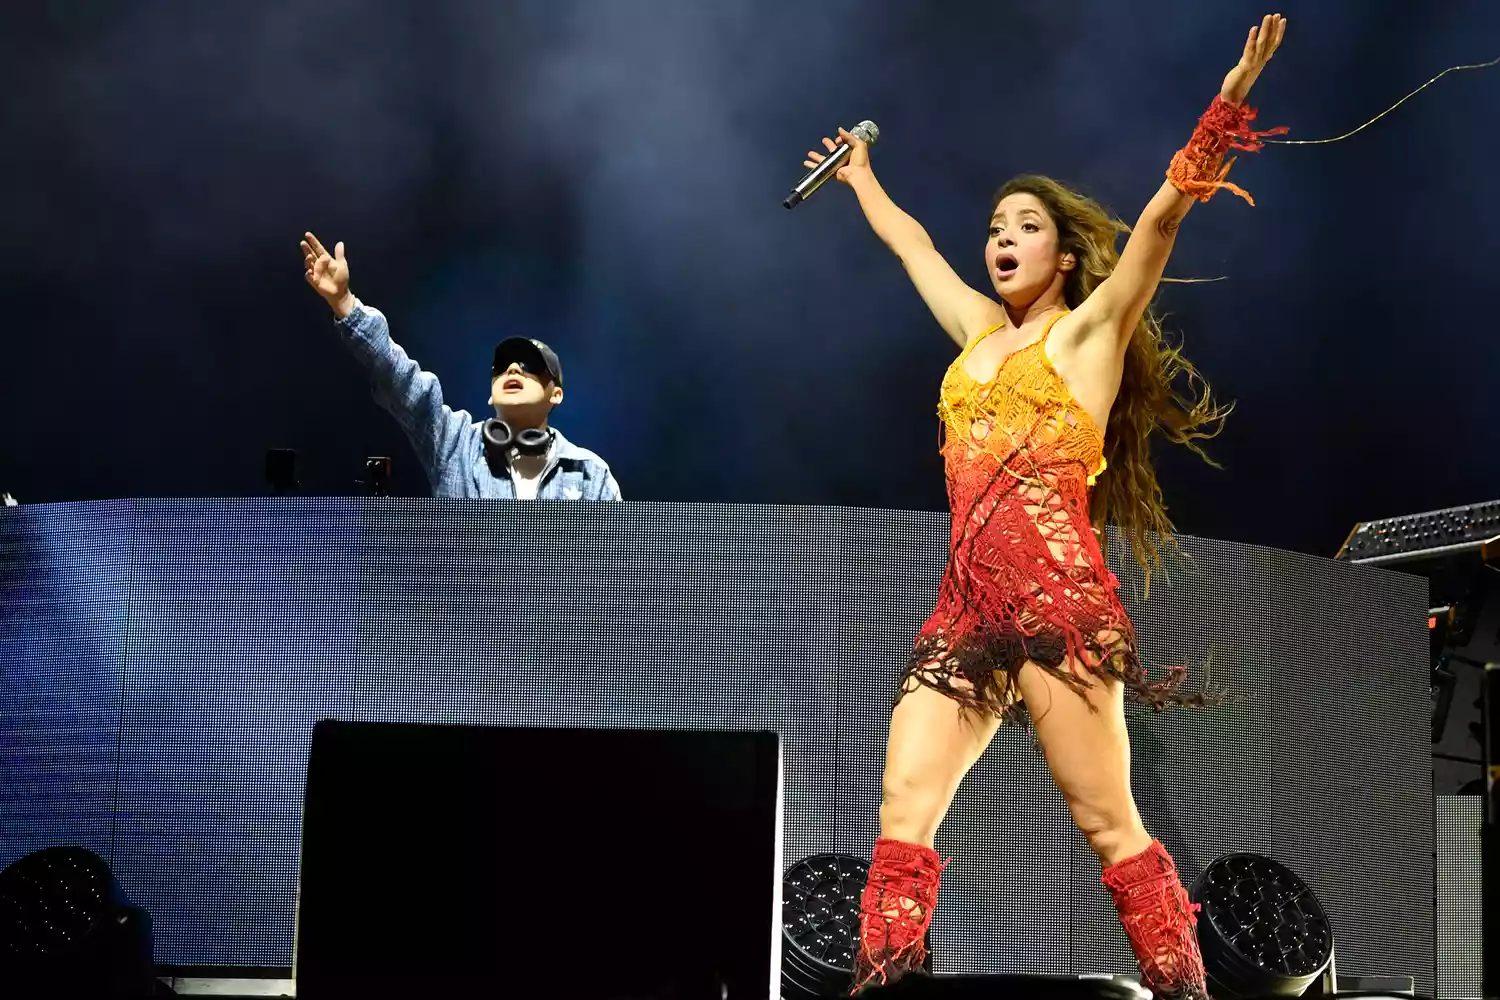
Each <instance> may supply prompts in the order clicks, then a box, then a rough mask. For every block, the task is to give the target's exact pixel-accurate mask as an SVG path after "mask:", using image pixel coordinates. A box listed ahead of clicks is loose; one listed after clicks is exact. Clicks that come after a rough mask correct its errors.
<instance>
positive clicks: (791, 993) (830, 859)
mask: <svg viewBox="0 0 1500 1000" xmlns="http://www.w3.org/2000/svg"><path fill="white" fill-rule="evenodd" d="M869 877H870V863H869V862H868V861H862V860H860V859H859V858H856V857H854V856H853V855H849V854H814V855H812V856H811V857H808V858H803V859H802V860H801V861H799V862H797V863H796V864H794V865H792V867H791V868H789V869H787V872H786V876H785V877H784V878H783V879H782V883H781V995H782V997H783V1000H804V998H809V997H838V996H847V995H848V993H849V981H850V977H851V976H852V975H853V973H854V954H855V949H856V948H857V947H858V946H859V897H860V895H861V894H862V893H863V892H864V891H865V881H866V880H867V879H868V878H869Z"/></svg>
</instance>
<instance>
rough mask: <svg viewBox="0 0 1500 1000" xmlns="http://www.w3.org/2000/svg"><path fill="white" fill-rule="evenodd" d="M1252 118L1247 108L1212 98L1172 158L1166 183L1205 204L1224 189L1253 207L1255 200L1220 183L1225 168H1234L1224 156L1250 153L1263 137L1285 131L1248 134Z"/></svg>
mask: <svg viewBox="0 0 1500 1000" xmlns="http://www.w3.org/2000/svg"><path fill="white" fill-rule="evenodd" d="M1255 114H1256V111H1255V109H1254V108H1252V107H1250V106H1249V105H1248V104H1230V103H1229V102H1228V101H1226V100H1224V98H1223V97H1215V98H1214V102H1213V103H1212V104H1210V105H1209V106H1208V110H1207V111H1205V112H1203V117H1201V118H1199V119H1198V127H1197V128H1195V129H1193V137H1192V138H1191V139H1189V140H1188V144H1187V145H1186V146H1184V147H1182V148H1181V149H1179V150H1178V151H1177V154H1176V155H1175V156H1173V157H1172V165H1171V166H1169V167H1168V168H1167V180H1169V181H1171V182H1172V186H1173V187H1175V188H1176V189H1177V190H1179V191H1181V192H1182V193H1183V194H1185V195H1188V196H1190V197H1193V198H1196V199H1198V200H1199V201H1207V200H1208V199H1210V198H1212V197H1213V196H1214V192H1216V191H1218V190H1219V189H1220V188H1224V189H1225V190H1228V191H1232V192H1234V193H1235V194H1237V195H1239V196H1240V197H1241V198H1243V199H1245V200H1246V201H1248V202H1249V203H1250V204H1252V205H1254V204H1255V199H1254V198H1252V197H1250V192H1248V191H1246V190H1245V189H1244V188H1242V187H1239V186H1237V185H1234V184H1231V183H1229V182H1228V181H1226V180H1225V179H1224V178H1225V177H1227V176H1228V175H1229V168H1230V167H1232V166H1234V159H1233V158H1232V157H1231V158H1230V160H1229V162H1228V163H1225V162H1224V154H1225V153H1227V152H1229V150H1230V149H1243V150H1245V151H1246V152H1254V151H1255V150H1258V149H1260V148H1261V147H1262V145H1263V143H1262V142H1261V140H1262V139H1264V138H1265V137H1266V136H1271V135H1281V134H1283V133H1284V132H1286V128H1285V127H1282V128H1273V129H1271V130H1270V131H1269V132H1254V131H1251V129H1250V123H1251V122H1253V121H1255Z"/></svg>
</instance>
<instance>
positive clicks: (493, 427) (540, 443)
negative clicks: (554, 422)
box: [484, 418, 553, 463]
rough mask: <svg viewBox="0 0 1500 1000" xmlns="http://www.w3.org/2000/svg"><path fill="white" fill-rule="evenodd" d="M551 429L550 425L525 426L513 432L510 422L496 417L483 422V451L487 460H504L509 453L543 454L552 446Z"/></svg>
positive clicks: (508, 456)
mask: <svg viewBox="0 0 1500 1000" xmlns="http://www.w3.org/2000/svg"><path fill="white" fill-rule="evenodd" d="M552 437H553V431H552V428H550V427H526V428H523V429H522V430H520V431H519V432H513V431H512V430H511V429H510V424H507V423H506V422H505V421H504V420H500V419H498V418H492V419H490V420H486V421H485V422H484V452H485V456H486V457H487V458H489V460H490V461H491V462H492V463H494V462H502V463H503V462H505V461H507V460H508V459H509V458H510V453H511V452H512V451H515V452H517V453H519V454H522V455H545V454H547V449H548V448H551V447H552Z"/></svg>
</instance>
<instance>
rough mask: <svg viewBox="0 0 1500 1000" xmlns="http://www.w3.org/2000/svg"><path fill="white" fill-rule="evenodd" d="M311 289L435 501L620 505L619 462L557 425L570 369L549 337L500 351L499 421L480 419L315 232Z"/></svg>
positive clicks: (306, 240) (509, 342)
mask: <svg viewBox="0 0 1500 1000" xmlns="http://www.w3.org/2000/svg"><path fill="white" fill-rule="evenodd" d="M302 263H303V269H304V271H305V272H306V273H305V277H306V278H307V283H308V284H309V285H311V286H312V287H313V288H314V289H315V290H316V291H317V293H318V294H319V295H321V296H323V298H324V299H325V300H327V302H328V304H329V305H330V306H332V307H333V314H334V315H335V316H337V317H338V322H337V323H336V326H337V327H338V330H339V333H340V334H341V335H342V336H343V339H344V342H345V343H346V344H348V345H349V349H350V350H351V351H353V352H354V356H355V357H356V358H358V359H359V360H360V362H361V363H362V364H363V365H364V366H365V368H366V369H368V370H369V372H370V383H371V388H372V390H373V392H374V395H375V401H376V402H377V403H379V404H380V405H381V407H383V408H384V409H385V410H386V411H388V412H389V413H390V414H391V416H393V417H395V418H396V422H397V423H399V424H400V425H401V429H402V430H404V431H405V432H406V437H407V439H408V440H410V441H411V445H412V448H413V449H415V450H416V453H417V458H419V459H420V460H421V462H422V468H424V469H426V470H427V479H428V480H429V481H430V482H431V483H432V493H433V496H439V497H500V498H505V499H518V500H533V499H535V500H619V499H620V487H619V484H617V483H616V482H615V478H614V476H613V475H611V474H610V471H609V466H608V465H606V464H605V463H604V460H603V459H601V458H600V457H599V456H598V455H596V454H594V453H593V452H591V451H589V450H588V449H587V448H580V447H578V446H577V445H575V444H573V443H572V442H571V441H569V440H568V439H567V438H565V437H563V436H562V434H561V433H560V432H559V431H558V430H557V429H556V428H554V427H552V426H550V425H549V424H548V422H547V418H548V416H549V415H550V414H551V412H552V408H553V407H554V406H556V405H557V404H559V403H561V402H562V399H563V388H562V381H563V380H562V365H561V364H560V363H559V362H558V360H557V355H556V354H555V353H554V352H553V350H552V348H550V347H548V346H547V345H546V344H544V343H542V342H541V341H540V340H531V339H529V338H527V337H510V338H507V339H505V340H502V341H501V342H500V343H499V344H497V345H495V360H494V364H493V366H492V367H491V369H490V405H491V406H493V407H494V408H495V418H494V419H493V420H486V421H484V422H482V423H481V422H478V421H475V420H474V419H473V418H471V417H470V416H469V414H468V413H467V412H466V411H464V410H458V411H454V410H453V409H451V408H450V407H448V406H447V405H446V404H445V403H444V402H443V390H442V387H441V386H439V385H438V380H437V377H436V376H435V375H433V374H432V373H430V372H424V371H423V370H422V369H421V368H420V367H419V366H418V365H417V363H416V362H415V361H413V360H412V359H411V358H410V357H408V356H407V353H406V352H405V351H404V350H402V349H401V346H400V345H399V344H397V343H396V342H395V341H393V340H391V335H390V328H389V327H388V326H387V325H386V321H385V316H384V315H383V314H382V313H381V312H380V310H378V309H372V308H370V307H369V306H366V305H364V304H362V303H361V302H360V301H359V300H358V299H357V298H355V297H354V295H353V293H351V292H350V291H349V263H348V261H346V260H345V259H344V244H342V243H339V244H337V245H335V246H334V248H333V253H332V254H329V252H328V251H327V250H325V249H323V244H321V243H319V242H318V238H317V237H316V236H314V235H313V234H312V233H305V234H304V235H303V237H302Z"/></svg>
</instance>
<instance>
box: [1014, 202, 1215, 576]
mask: <svg viewBox="0 0 1500 1000" xmlns="http://www.w3.org/2000/svg"><path fill="white" fill-rule="evenodd" d="M1020 193H1026V194H1031V195H1035V196H1036V197H1037V198H1038V199H1039V200H1040V201H1041V202H1042V204H1043V205H1044V206H1046V209H1047V213H1048V214H1049V215H1051V216H1052V222H1053V224H1054V225H1056V226H1057V240H1058V249H1059V250H1060V251H1062V252H1064V253H1071V254H1073V255H1074V257H1076V258H1077V260H1078V265H1077V266H1076V267H1075V268H1074V269H1073V270H1072V271H1071V272H1069V273H1068V277H1067V283H1066V284H1065V285H1064V287H1063V298H1064V300H1065V301H1066V302H1067V305H1068V308H1070V309H1076V308H1078V306H1079V305H1080V304H1081V303H1082V302H1083V300H1084V299H1086V298H1088V297H1089V295H1090V293H1092V292H1093V290H1094V289H1096V288H1098V287H1099V285H1100V284H1101V283H1102V282H1103V281H1104V279H1105V278H1107V277H1109V276H1110V273H1111V272H1113V271H1114V269H1115V265H1116V264H1117V263H1119V260H1120V252H1119V250H1117V249H1116V243H1117V242H1118V240H1119V237H1120V235H1121V234H1122V233H1128V232H1130V227H1129V226H1127V225H1125V223H1123V222H1121V221H1120V220H1119V219H1116V218H1114V217H1113V216H1111V215H1110V214H1109V213H1108V212H1106V211H1105V210H1104V208H1103V206H1101V205H1100V204H1099V203H1098V202H1096V201H1094V200H1093V199H1092V198H1089V197H1086V196H1085V195H1082V194H1079V193H1078V192H1077V191H1074V190H1072V189H1071V188H1068V187H1066V186H1064V185H1062V184H1059V183H1058V182H1057V181H1055V180H1053V179H1051V178H1050V177H1042V176H1040V175H1036V174H1026V175H1022V176H1020V177H1015V178H1012V179H1011V180H1009V181H1007V182H1006V183H1005V185H1004V186H1003V187H1002V188H1001V189H1000V191H999V192H998V193H997V194H996V195H995V200H994V204H993V205H992V206H991V210H992V211H993V209H994V208H995V207H996V206H998V205H999V204H1000V201H1001V199H1003V198H1005V197H1007V196H1009V195H1012V194H1020ZM1231 409H1233V404H1230V405H1227V406H1221V405H1220V404H1219V403H1217V402H1216V401H1215V400H1214V398H1213V395H1212V393H1211V390H1210V388H1209V385H1208V382H1207V381H1206V380H1205V379H1204V378H1203V376H1202V375H1200V374H1199V373H1198V369H1197V368H1195V367H1194V366H1193V363H1192V362H1191V361H1189V360H1188V359H1187V358H1185V357H1183V355H1182V351H1181V348H1180V347H1175V346H1173V345H1171V344H1169V343H1168V342H1167V340H1166V338H1165V337H1164V336H1163V335H1162V326H1161V319H1160V317H1158V316H1157V315H1156V314H1155V312H1154V311H1153V310H1151V309H1147V310H1146V313H1145V314H1144V315H1143V316H1142V317H1141V319H1140V322H1139V323H1137V324H1136V327H1135V331H1134V332H1133V333H1132V334H1131V337H1130V346H1129V347H1128V348H1127V349H1126V351H1125V372H1124V375H1123V377H1122V378H1121V380H1120V392H1119V395H1118V396H1116V397H1115V404H1114V407H1113V408H1112V409H1111V410H1110V411H1109V422H1108V426H1106V428H1105V431H1104V457H1105V459H1106V460H1107V461H1108V462H1109V468H1108V471H1106V472H1105V473H1104V474H1103V475H1102V476H1100V477H1099V481H1098V483H1097V484H1096V485H1095V487H1094V492H1093V499H1092V501H1091V509H1090V515H1091V517H1092V518H1093V522H1094V526H1095V528H1096V529H1098V530H1099V531H1101V532H1102V531H1103V530H1104V526H1105V525H1106V524H1107V523H1109V522H1113V523H1114V524H1116V525H1118V526H1119V527H1120V529H1121V530H1122V532H1123V533H1124V535H1125V537H1126V538H1127V539H1128V540H1129V542H1130V547H1131V550H1132V551H1133V552H1134V553H1135V558H1136V561H1137V562H1139V563H1140V564H1141V567H1142V568H1143V569H1144V570H1145V571H1146V574H1147V581H1148V585H1149V580H1150V574H1151V571H1152V570H1153V569H1155V568H1158V567H1159V566H1160V565H1161V551H1160V548H1159V544H1166V545H1173V546H1175V541H1174V539H1173V536H1172V522H1171V520H1170V519H1169V518H1168V517H1167V508H1166V505H1165V504H1164V503H1163V502H1162V492H1161V486H1160V485H1159V484H1158V483H1157V481H1156V469H1155V467H1154V466H1153V465H1152V464H1151V444H1150V439H1151V435H1152V433H1153V432H1154V431H1157V430H1160V431H1161V433H1162V434H1164V435H1165V436H1166V438H1167V440H1169V441H1171V442H1173V443H1174V444H1180V445H1184V446H1185V447H1187V448H1189V449H1191V450H1192V451H1193V453H1194V454H1196V455H1198V456H1199V457H1200V458H1202V459H1203V460H1204V461H1205V462H1207V463H1209V464H1210V465H1213V466H1215V467H1217V466H1218V463H1217V462H1215V461H1214V460H1213V459H1212V458H1210V457H1209V456H1208V454H1207V453H1206V452H1205V451H1204V450H1203V448H1202V447H1201V446H1200V445H1199V444H1198V442H1199V441H1201V440H1204V439H1205V438H1211V437H1213V436H1215V435H1216V434H1218V433H1219V431H1220V430H1222V429H1223V426H1224V418H1225V417H1227V416H1228V415H1229V411H1230V410H1231Z"/></svg>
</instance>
